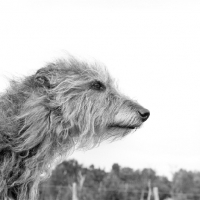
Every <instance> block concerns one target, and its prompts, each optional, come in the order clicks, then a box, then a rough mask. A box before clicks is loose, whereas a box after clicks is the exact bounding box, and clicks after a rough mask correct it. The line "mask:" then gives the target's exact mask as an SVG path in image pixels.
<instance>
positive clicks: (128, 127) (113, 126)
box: [108, 124, 139, 129]
mask: <svg viewBox="0 0 200 200" xmlns="http://www.w3.org/2000/svg"><path fill="white" fill-rule="evenodd" d="M138 127H139V126H138V125H128V124H109V125H108V128H117V129H136V128H138Z"/></svg>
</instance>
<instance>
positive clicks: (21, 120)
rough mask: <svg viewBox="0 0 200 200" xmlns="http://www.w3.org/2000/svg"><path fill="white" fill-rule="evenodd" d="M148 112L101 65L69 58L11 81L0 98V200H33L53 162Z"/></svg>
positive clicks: (120, 132)
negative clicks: (126, 94) (123, 90)
mask: <svg viewBox="0 0 200 200" xmlns="http://www.w3.org/2000/svg"><path fill="white" fill-rule="evenodd" d="M149 115H150V112H149V110H147V109H145V108H144V107H142V106H141V105H139V104H138V103H137V102H135V101H133V100H131V99H130V98H128V97H126V96H125V95H123V94H121V93H120V92H119V91H118V89H117V88H116V86H115V84H114V81H113V80H112V78H111V76H110V75H109V73H108V72H107V70H106V69H105V67H101V66H100V65H99V64H97V63H94V64H88V63H87V62H84V61H80V60H77V59H75V58H74V57H71V58H69V59H68V60H65V59H60V60H57V61H56V62H54V63H49V64H47V66H45V67H44V68H41V69H39V70H38V71H37V72H36V73H35V74H34V75H32V76H28V77H25V78H24V79H23V80H20V81H16V80H12V81H11V83H10V88H9V89H8V90H7V91H6V92H4V93H2V94H1V96H0V199H2V200H8V199H12V200H35V199H37V196H38V195H37V188H38V184H39V183H40V181H41V180H42V179H43V178H44V177H45V176H44V174H49V173H50V171H51V164H52V163H53V161H54V160H57V158H58V157H65V156H66V155H68V154H69V153H71V152H72V151H74V150H76V149H91V148H93V147H94V146H96V145H98V144H100V143H101V142H103V141H105V140H111V141H113V140H116V139H121V138H123V137H124V136H126V135H127V134H128V133H130V132H131V131H132V130H136V129H138V128H139V127H141V125H142V124H143V122H145V121H146V120H147V119H148V117H149ZM58 162H59V161H58ZM41 174H43V176H41Z"/></svg>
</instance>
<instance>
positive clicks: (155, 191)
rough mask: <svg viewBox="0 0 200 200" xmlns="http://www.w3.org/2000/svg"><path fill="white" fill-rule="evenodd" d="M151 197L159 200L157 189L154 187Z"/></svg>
mask: <svg viewBox="0 0 200 200" xmlns="http://www.w3.org/2000/svg"><path fill="white" fill-rule="evenodd" d="M153 195H154V199H155V200H159V193H158V188H157V187H154V188H153Z"/></svg>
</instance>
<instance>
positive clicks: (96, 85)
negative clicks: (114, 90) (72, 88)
mask: <svg viewBox="0 0 200 200" xmlns="http://www.w3.org/2000/svg"><path fill="white" fill-rule="evenodd" d="M90 87H91V89H92V90H97V91H105V90H106V86H105V85H104V84H103V83H102V82H100V81H94V82H92V83H91V86H90Z"/></svg>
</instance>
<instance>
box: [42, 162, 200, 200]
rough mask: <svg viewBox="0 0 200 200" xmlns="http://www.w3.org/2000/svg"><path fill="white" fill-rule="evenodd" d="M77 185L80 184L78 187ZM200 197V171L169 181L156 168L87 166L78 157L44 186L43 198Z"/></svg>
mask: <svg viewBox="0 0 200 200" xmlns="http://www.w3.org/2000/svg"><path fill="white" fill-rule="evenodd" d="M74 186H76V187H74ZM153 188H158V191H159V192H158V194H159V200H165V199H173V200H200V172H188V171H186V170H180V171H178V172H176V173H175V174H174V175H173V180H172V181H169V180H168V179H167V178H166V177H164V176H158V175H157V174H156V172H155V171H154V170H152V169H143V170H133V169H131V168H129V167H120V166H119V165H118V164H113V166H112V170H111V171H110V172H105V171H104V170H102V169H99V168H95V167H94V166H93V165H91V166H90V167H89V168H86V167H83V166H82V165H81V164H79V163H78V162H77V161H76V160H69V161H64V162H63V163H61V164H60V165H58V166H57V167H56V169H55V170H54V171H53V173H52V175H51V177H50V178H49V179H48V180H46V181H45V182H43V183H41V185H40V197H39V200H71V199H72V195H73V193H74V192H76V196H77V197H78V200H147V199H148V200H155V199H154V196H153V195H151V194H152V191H153Z"/></svg>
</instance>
